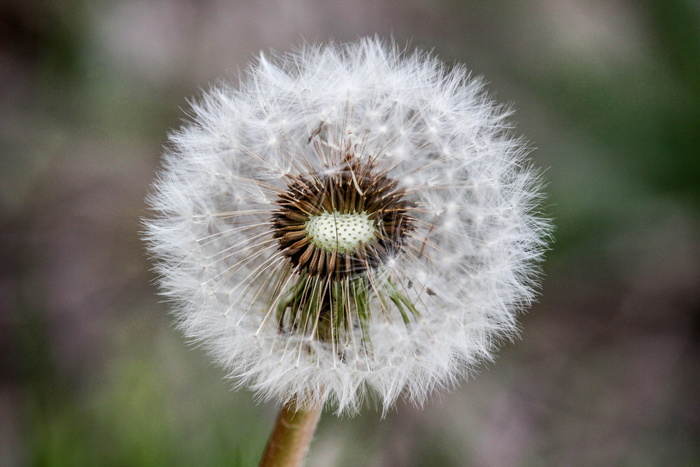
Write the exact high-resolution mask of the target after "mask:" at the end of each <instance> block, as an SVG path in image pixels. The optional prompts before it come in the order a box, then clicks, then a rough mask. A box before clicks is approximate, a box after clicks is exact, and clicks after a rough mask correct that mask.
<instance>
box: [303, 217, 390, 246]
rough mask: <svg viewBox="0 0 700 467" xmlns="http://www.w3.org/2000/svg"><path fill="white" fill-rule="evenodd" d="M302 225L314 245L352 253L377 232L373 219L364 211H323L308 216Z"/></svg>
mask: <svg viewBox="0 0 700 467" xmlns="http://www.w3.org/2000/svg"><path fill="white" fill-rule="evenodd" d="M304 227H305V228H306V231H307V233H308V234H309V237H310V238H311V241H312V242H313V243H314V245H316V246H317V247H319V248H322V249H324V250H326V251H333V250H335V251H337V252H338V253H352V252H354V251H355V250H357V249H358V248H359V247H360V245H362V244H363V243H367V242H369V241H370V240H372V239H373V238H375V237H376V234H377V227H376V225H375V221H374V220H372V219H370V218H369V215H368V214H367V213H366V212H355V213H351V214H342V213H340V212H337V211H333V212H323V213H321V214H319V215H316V216H309V220H308V221H307V222H306V224H305V225H304Z"/></svg>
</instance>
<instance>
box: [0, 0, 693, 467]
mask: <svg viewBox="0 0 700 467" xmlns="http://www.w3.org/2000/svg"><path fill="white" fill-rule="evenodd" d="M375 33H376V34H379V35H380V36H387V37H388V36H389V35H393V36H394V37H395V39H396V41H397V42H398V43H399V44H410V45H411V46H421V47H423V48H425V49H433V50H434V51H435V52H436V53H437V54H439V55H440V56H441V57H442V58H443V59H444V60H446V61H447V62H450V63H454V62H463V63H464V64H466V65H467V66H468V67H469V68H470V69H471V70H473V72H474V74H476V75H483V76H485V77H486V79H487V80H488V82H489V86H488V88H489V90H490V92H491V94H492V95H493V97H494V98H495V99H497V100H498V101H501V102H512V103H514V105H515V108H516V109H517V113H516V116H515V118H514V121H516V122H517V125H518V130H519V131H520V132H522V133H523V134H524V135H526V136H527V138H528V139H529V140H531V141H532V145H533V146H534V147H536V150H535V152H534V153H533V158H534V159H535V162H536V164H537V165H538V166H540V167H544V168H547V170H546V173H545V177H546V179H547V181H548V187H547V192H548V200H547V203H546V206H545V210H546V212H547V214H548V215H549V216H551V217H552V218H553V219H554V222H555V224H556V226H557V227H556V232H555V237H556V243H555V244H554V245H553V247H552V250H551V251H550V252H549V253H548V257H547V262H546V264H545V266H544V269H545V273H546V277H545V281H544V284H543V288H542V295H541V298H540V301H539V303H537V304H536V305H535V306H534V307H533V308H532V309H531V310H530V312H529V313H528V314H527V315H524V316H522V318H521V324H522V336H521V339H520V340H518V341H516V342H513V343H510V344H507V345H505V346H504V348H502V349H501V351H500V352H499V357H498V360H497V362H496V363H495V364H491V365H487V366H484V367H482V369H481V374H480V375H479V376H478V377H477V378H475V379H471V380H469V381H467V382H464V383H463V384H461V386H460V387H458V388H457V389H456V390H454V391H451V392H444V393H442V394H437V395H435V397H434V398H433V399H432V400H431V401H430V402H429V403H427V404H426V406H425V407H424V408H423V409H422V410H420V409H416V408H414V407H412V406H410V405H407V404H399V406H398V407H397V408H396V410H395V411H393V412H391V413H389V414H388V416H387V417H386V418H384V419H381V414H380V413H379V412H377V411H376V409H375V408H373V407H368V408H367V410H364V411H363V413H362V415H361V416H358V417H356V418H352V419H348V418H346V419H338V418H336V417H335V416H333V415H331V414H326V415H325V416H324V417H323V419H322V421H321V424H320V427H319V430H318V433H317V436H316V438H315V440H314V443H313V445H312V451H311V455H310V458H309V465H310V466H336V465H337V466H376V467H379V466H467V465H474V466H487V467H490V466H497V467H499V466H543V465H552V466H561V465H566V466H592V465H634V466H661V465H663V466H668V465H674V466H676V465H678V466H692V465H700V445H699V444H698V439H699V435H700V433H699V428H700V405H699V403H698V394H699V393H700V378H698V375H699V374H700V358H699V356H700V354H699V347H700V216H699V214H700V150H699V149H698V148H700V4H699V3H698V2H697V1H693V0H648V1H632V0H619V1H607V0H535V1H529V2H517V1H512V0H510V1H501V2H494V1H489V0H480V1H465V0H408V1H398V0H389V1H385V2H376V1H374V0H360V1H326V0H263V1H258V2H252V1H251V2H243V1H218V0H208V1H194V0H155V1H117V2H107V1H87V0H64V1H50V0H39V1H19V0H9V1H8V0H5V1H3V2H2V3H0V465H2V466H15V465H17V466H24V465H27V466H64V465H65V466H75V465H108V466H117V465H118V466H160V465H171V466H191V465H202V466H219V465H242V466H248V465H255V464H256V463H257V460H258V458H259V456H260V454H261V452H262V450H263V447H264V445H265V442H266V438H267V435H268V433H269V430H270V429H271V427H272V423H273V420H274V417H275V414H276V409H277V408H276V407H274V406H272V405H265V404H256V402H255V401H254V398H253V396H252V394H251V393H250V392H248V391H246V390H244V389H243V390H232V389H231V385H230V383H229V382H226V381H224V380H223V375H224V374H223V372H222V371H221V370H220V369H218V368H216V367H214V366H213V365H211V364H210V363H209V360H208V359H207V357H206V356H205V355H203V353H202V352H201V351H200V350H198V349H192V348H189V347H188V346H187V344H186V343H185V342H184V340H183V339H182V337H181V336H180V335H179V333H178V332H177V331H175V330H174V329H173V328H172V324H171V320H170V318H169V316H168V315H167V309H166V307H165V306H164V305H163V304H162V303H160V302H159V298H158V297H157V295H156V290H155V288H154V286H153V284H152V281H153V278H154V277H153V274H152V273H151V272H150V271H149V268H150V265H149V262H148V260H147V258H146V255H145V252H144V248H143V244H142V242H141V241H140V239H139V236H138V232H139V230H140V225H139V222H140V221H139V219H140V218H141V217H142V216H144V215H146V210H145V205H144V202H143V198H144V196H145V194H146V192H147V190H148V186H149V183H150V180H151V179H152V178H153V177H154V174H155V170H156V168H157V167H158V164H159V158H160V153H161V148H162V145H163V144H164V143H165V141H166V133H167V131H168V129H170V128H174V127H177V126H179V125H180V124H181V122H182V119H183V118H184V117H185V109H187V107H188V103H187V102H188V99H190V98H192V97H196V96H197V95H199V93H200V92H201V90H202V89H206V88H207V87H208V85H209V83H212V82H216V81H217V80H218V79H220V78H222V77H228V78H230V79H232V80H235V79H237V78H236V77H237V73H238V71H239V70H241V69H243V68H244V67H245V64H246V63H247V62H248V61H249V60H251V59H252V58H253V57H254V55H255V54H256V53H257V52H258V51H259V50H261V49H262V50H269V49H275V50H278V51H285V50H288V49H289V48H290V47H291V46H293V45H295V44H298V43H299V42H300V41H301V40H302V39H306V40H308V41H323V40H327V39H329V38H333V39H335V40H338V41H347V40H354V39H356V38H358V37H359V36H362V35H367V34H375Z"/></svg>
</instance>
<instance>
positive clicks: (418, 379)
mask: <svg viewBox="0 0 700 467" xmlns="http://www.w3.org/2000/svg"><path fill="white" fill-rule="evenodd" d="M508 115H509V111H508V110H507V109H505V108H503V107H501V106H498V105H496V104H494V103H493V102H492V101H491V100H490V98H489V97H488V96H487V95H486V94H485V92H484V90H483V84H482V82H481V81H479V80H477V79H472V78H471V77H470V76H469V74H468V73H467V71H466V70H465V69H464V68H462V67H461V66H453V67H448V66H446V65H445V64H444V63H442V62H440V61H439V60H438V59H436V58H435V57H433V56H431V55H430V54H426V53H421V52H415V53H413V54H409V53H406V52H405V51H402V50H399V49H398V48H397V47H396V46H395V45H392V44H386V43H383V42H381V41H380V40H378V39H374V38H366V39H363V40H360V41H358V42H355V43H350V44H345V45H334V44H330V45H325V46H310V45H309V46H304V47H303V48H301V49H299V50H297V51H296V52H294V53H290V54H287V55H282V56H275V57H273V58H268V57H266V56H265V55H260V57H259V59H258V60H257V61H256V62H255V63H254V64H253V65H252V66H251V67H250V68H249V70H248V72H247V74H246V75H245V76H244V77H243V78H242V79H241V82H240V83H239V84H238V85H237V86H230V85H228V84H222V85H219V86H217V87H215V88H213V89H212V90H211V91H209V92H208V93H206V94H205V95H204V96H203V98H202V99H201V100H200V101H199V102H197V103H194V104H193V110H192V121H191V123H189V124H187V125H185V126H184V127H183V128H181V129H180V130H178V131H177V132H175V133H173V134H171V136H170V143H171V144H170V148H169V149H168V150H167V151H166V154H165V156H164V161H165V162H164V168H163V170H162V171H161V173H160V176H159V178H158V180H157V181H156V182H155V184H154V189H153V191H152V195H151V196H150V198H149V203H150V206H151V207H152V209H153V210H154V211H155V213H156V215H155V217H154V218H153V219H150V220H148V221H146V227H147V233H146V236H147V240H148V244H149V248H150V251H151V252H152V254H153V255H154V256H155V258H156V259H157V269H158V272H159V273H160V286H161V289H162V291H163V293H164V295H165V296H166V297H168V298H169V299H171V301H172V303H173V304H174V307H175V309H174V315H175V317H176V319H177V323H178V326H179V327H180V328H181V329H182V331H183V332H184V334H185V335H186V336H187V337H188V338H190V339H191V340H193V341H194V342H197V343H199V344H201V345H202V346H203V347H204V348H206V349H207V351H208V352H209V353H211V355H212V356H213V358H214V359H215V360H216V361H217V362H218V363H219V364H221V365H222V366H223V367H224V368H225V369H226V370H227V371H228V373H229V375H230V377H231V378H233V379H234V380H235V381H236V382H237V383H238V384H240V385H245V386H247V387H249V388H250V389H251V390H253V391H254V392H255V393H256V394H257V395H258V396H259V397H260V398H261V399H263V400H275V401H278V402H279V403H281V404H282V405H283V406H284V407H285V408H286V409H287V410H288V413H287V415H288V416H289V417H291V416H294V414H296V413H303V412H304V411H309V410H316V411H318V408H319V407H321V406H323V405H324V404H326V405H327V406H328V407H332V408H333V409H334V410H335V411H336V412H337V413H354V412H356V411H357V410H358V408H359V406H360V404H361V403H362V401H363V399H364V398H365V396H367V395H372V396H373V397H374V398H375V400H377V401H378V403H379V404H380V405H381V406H382V407H383V409H384V411H386V410H387V409H389V408H390V407H392V406H393V404H394V403H395V401H396V400H397V398H399V397H404V398H407V399H409V400H411V401H413V402H414V403H416V404H418V405H420V404H422V403H423V402H424V401H425V400H426V398H427V397H428V396H429V395H430V394H431V393H432V392H433V390H434V389H436V388H441V387H445V386H451V385H453V384H454V383H455V382H456V381H458V380H460V379H461V378H463V377H464V376H465V375H466V374H468V373H469V372H470V371H471V370H472V369H473V368H474V367H475V365H477V364H478V363H479V362H481V361H483V360H489V359H491V358H492V353H493V351H494V348H495V346H497V345H498V343H499V342H500V341H502V340H503V339H504V338H510V337H512V336H513V335H514V334H515V332H516V321H515V317H516V314H517V313H518V311H520V310H522V309H523V308H524V307H525V306H527V305H528V304H529V303H530V301H531V300H532V298H533V295H534V290H533V288H534V286H535V283H534V279H536V275H537V274H536V263H537V261H538V260H539V258H540V256H541V252H542V250H543V247H544V244H545V238H546V233H547V223H546V221H544V220H542V219H541V218H540V217H538V216H537V215H536V212H535V211H536V207H537V201H538V200H539V197H540V194H539V191H538V186H539V184H538V178H537V176H536V173H535V171H533V170H532V169H531V167H530V164H529V162H528V161H527V159H526V155H527V148H526V146H525V145H524V143H523V141H522V140H521V139H519V138H517V137H514V136H513V135H512V127H511V126H510V124H509V123H508V122H507V117H508Z"/></svg>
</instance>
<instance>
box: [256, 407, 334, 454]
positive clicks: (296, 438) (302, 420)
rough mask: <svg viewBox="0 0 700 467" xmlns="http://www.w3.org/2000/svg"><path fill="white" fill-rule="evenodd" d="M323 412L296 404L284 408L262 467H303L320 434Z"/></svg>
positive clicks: (270, 440)
mask: <svg viewBox="0 0 700 467" xmlns="http://www.w3.org/2000/svg"><path fill="white" fill-rule="evenodd" d="M321 409H322V405H317V406H314V407H311V408H310V409H307V410H305V409H301V408H298V407H297V405H296V403H295V402H290V403H288V404H285V405H284V406H282V408H281V409H280V413H279V415H278V416H277V420H276V421H275V428H274V429H273V430H272V434H271V435H270V439H269V441H268V442H267V447H266V448H265V453H264V454H263V458H262V460H261V461H260V467H298V466H301V465H302V462H303V461H304V457H306V453H307V452H308V450H309V445H310V444H311V439H312V438H313V436H314V431H316V425H317V424H318V419H319V417H320V416H321Z"/></svg>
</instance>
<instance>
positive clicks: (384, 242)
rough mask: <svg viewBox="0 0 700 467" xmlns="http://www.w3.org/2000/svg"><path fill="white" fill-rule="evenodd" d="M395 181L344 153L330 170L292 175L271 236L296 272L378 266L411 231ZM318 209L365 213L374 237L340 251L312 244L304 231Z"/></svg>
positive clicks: (341, 272) (339, 274)
mask: <svg viewBox="0 0 700 467" xmlns="http://www.w3.org/2000/svg"><path fill="white" fill-rule="evenodd" d="M397 186H398V181H396V180H392V179H390V178H388V177H387V176H386V175H385V174H383V173H381V172H379V171H376V170H375V166H374V165H373V164H371V163H366V164H364V165H362V164H361V162H360V161H359V159H357V158H356V157H355V156H354V155H351V154H349V155H347V156H346V157H345V160H344V161H343V167H342V169H340V170H338V171H337V172H336V173H334V174H332V175H319V174H318V173H315V172H313V173H309V174H305V175H296V176H291V177H290V181H289V183H288V185H287V189H286V191H284V192H282V193H281V194H279V196H278V199H277V202H276V204H277V205H278V206H279V209H278V210H277V211H275V213H274V214H273V216H272V225H273V229H274V237H275V238H277V239H278V243H279V249H280V251H282V253H283V254H284V255H285V256H286V257H287V258H289V260H290V261H291V263H292V264H293V265H294V268H295V271H296V272H299V273H301V272H306V273H308V274H310V275H312V276H331V277H332V278H334V279H341V278H344V277H348V276H355V275H357V274H360V273H362V272H364V271H366V270H368V269H371V268H375V267H377V266H378V265H380V264H381V263H382V262H383V261H384V260H386V258H388V257H389V256H390V255H393V254H396V253H397V252H398V251H399V250H400V249H401V246H402V245H403V243H404V242H405V240H406V237H407V235H408V234H409V233H410V232H411V231H413V229H414V228H415V227H414V219H413V218H412V217H411V216H410V215H409V214H408V213H407V210H408V209H409V208H410V207H411V203H410V202H409V201H407V200H406V199H404V198H405V194H406V193H405V191H404V190H402V189H399V188H397ZM323 213H339V214H353V213H366V214H367V216H368V218H369V219H370V220H371V221H372V222H373V223H374V227H375V229H376V234H375V236H374V238H372V239H371V240H369V241H368V242H366V243H363V244H361V245H360V246H359V247H358V248H357V249H355V250H353V251H347V252H344V253H341V252H339V251H337V250H336V249H326V248H322V247H319V246H318V245H316V244H315V243H314V242H313V241H312V238H311V237H310V235H309V233H308V231H307V230H306V223H307V222H308V221H309V218H310V216H318V215H321V214H323Z"/></svg>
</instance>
